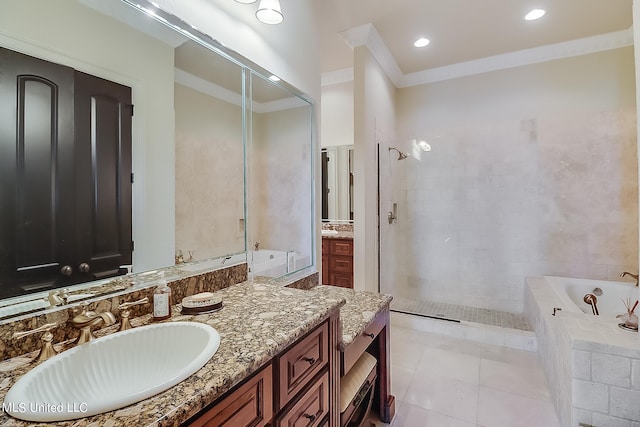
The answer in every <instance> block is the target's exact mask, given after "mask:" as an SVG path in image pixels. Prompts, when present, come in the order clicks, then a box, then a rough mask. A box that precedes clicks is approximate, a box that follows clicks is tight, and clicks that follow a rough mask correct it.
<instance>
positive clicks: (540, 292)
mask: <svg viewBox="0 0 640 427" xmlns="http://www.w3.org/2000/svg"><path fill="white" fill-rule="evenodd" d="M525 284H526V286H525V294H524V307H525V310H524V314H525V317H526V318H527V321H528V322H529V325H531V326H532V328H533V330H534V331H535V333H536V338H537V340H538V358H539V359H540V362H541V364H542V367H543V369H544V371H545V374H546V377H547V380H548V383H549V389H550V391H551V397H552V400H553V402H554V404H555V406H556V412H557V414H558V418H559V419H560V423H561V425H562V426H563V427H576V426H578V425H589V426H590V425H593V426H598V427H604V426H611V425H626V426H629V425H638V423H640V409H638V402H639V401H640V376H638V372H640V335H639V334H638V332H633V331H628V330H624V329H622V328H620V327H619V324H620V319H617V318H616V315H617V314H622V313H625V312H626V307H625V305H624V303H623V302H622V299H625V298H630V299H631V303H632V304H633V303H634V302H635V301H636V299H637V298H638V294H639V291H638V288H636V287H635V286H633V283H629V282H613V281H604V280H589V279H574V278H569V277H556V276H544V277H527V279H526V282H525ZM595 288H600V289H602V295H601V296H598V297H597V298H598V309H599V311H600V315H599V316H594V315H593V314H592V312H591V306H589V305H587V304H585V303H584V302H583V297H584V295H585V294H586V293H593V290H594V289H595ZM558 308H561V310H560V311H558ZM636 310H638V309H636Z"/></svg>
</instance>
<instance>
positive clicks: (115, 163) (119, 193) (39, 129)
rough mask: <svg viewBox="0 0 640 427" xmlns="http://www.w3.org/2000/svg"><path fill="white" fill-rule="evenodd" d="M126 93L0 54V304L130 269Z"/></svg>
mask: <svg viewBox="0 0 640 427" xmlns="http://www.w3.org/2000/svg"><path fill="white" fill-rule="evenodd" d="M130 104H131V89H130V88H128V87H125V86H122V85H119V84H116V83H113V82H109V81H106V80H103V79H100V78H98V77H94V76H91V75H88V74H83V73H80V72H77V71H75V70H73V69H72V68H69V67H65V66H61V65H59V64H54V63H50V62H47V61H43V60H40V59H37V58H33V57H30V56H27V55H24V54H21V53H18V52H13V51H10V50H7V49H3V48H0V298H4V297H9V296H15V295H21V294H24V293H29V292H35V291H39V290H46V289H53V288H58V287H62V286H66V285H71V284H75V283H80V282H85V281H88V280H93V279H95V278H102V277H109V276H114V275H117V274H118V273H119V271H118V267H119V266H120V265H123V264H131V251H132V242H131V116H132V107H131V105H130Z"/></svg>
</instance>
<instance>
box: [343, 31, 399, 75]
mask: <svg viewBox="0 0 640 427" xmlns="http://www.w3.org/2000/svg"><path fill="white" fill-rule="evenodd" d="M340 35H341V36H342V37H343V38H344V39H345V41H346V42H347V44H348V45H349V46H350V47H351V49H355V48H356V47H359V46H366V47H367V48H368V49H369V51H370V52H371V54H372V55H373V57H374V58H375V59H376V60H377V61H378V63H379V64H380V66H381V67H382V68H383V69H384V71H385V73H386V74H387V76H388V77H389V79H391V81H392V82H393V84H395V85H396V87H398V86H399V85H400V84H401V83H402V80H403V77H404V74H403V73H402V70H401V69H400V67H399V66H398V63H397V62H396V59H395V58H394V57H393V55H392V54H391V51H390V50H389V48H388V47H387V45H386V44H385V43H384V40H382V37H380V34H379V33H378V30H376V27H374V26H373V24H371V23H369V24H364V25H361V26H359V27H356V28H352V29H350V30H347V31H343V32H342V33H340Z"/></svg>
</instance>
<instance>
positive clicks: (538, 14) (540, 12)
mask: <svg viewBox="0 0 640 427" xmlns="http://www.w3.org/2000/svg"><path fill="white" fill-rule="evenodd" d="M545 13H547V12H546V11H545V10H544V9H533V10H532V11H531V12H529V13H527V14H526V15H525V16H524V19H526V20H527V21H534V20H536V19H540V18H542V17H543V16H544V14H545Z"/></svg>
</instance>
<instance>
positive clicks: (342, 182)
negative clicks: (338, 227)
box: [321, 145, 354, 222]
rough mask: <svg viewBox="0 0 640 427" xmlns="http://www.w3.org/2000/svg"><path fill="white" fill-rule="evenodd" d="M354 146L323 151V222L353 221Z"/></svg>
mask: <svg viewBox="0 0 640 427" xmlns="http://www.w3.org/2000/svg"><path fill="white" fill-rule="evenodd" d="M353 154H354V149H353V145H339V146H333V147H326V148H323V149H322V162H321V163H322V221H327V222H334V221H353Z"/></svg>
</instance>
